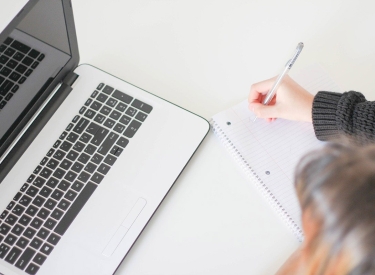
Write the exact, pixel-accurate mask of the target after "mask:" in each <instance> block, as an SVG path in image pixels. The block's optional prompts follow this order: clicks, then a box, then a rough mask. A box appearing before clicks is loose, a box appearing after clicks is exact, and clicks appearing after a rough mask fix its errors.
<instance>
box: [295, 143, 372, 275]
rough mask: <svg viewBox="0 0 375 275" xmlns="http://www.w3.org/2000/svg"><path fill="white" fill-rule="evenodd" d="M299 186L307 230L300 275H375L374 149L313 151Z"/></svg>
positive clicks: (328, 147)
mask: <svg viewBox="0 0 375 275" xmlns="http://www.w3.org/2000/svg"><path fill="white" fill-rule="evenodd" d="M295 186H296V192H297V195H298V198H299V201H300V204H301V207H302V213H303V214H302V224H303V229H304V232H305V240H304V243H303V245H302V249H301V251H302V252H301V259H300V261H299V262H300V272H299V273H298V274H309V275H313V274H317V275H318V274H319V275H331V274H332V275H333V274H335V275H341V274H343V275H344V274H345V275H346V274H347V275H369V274H375V145H366V146H356V145H350V146H347V145H342V143H341V144H338V143H335V144H328V145H326V146H325V147H324V148H322V149H320V150H318V151H314V152H311V153H310V154H308V155H306V156H305V157H304V158H303V159H302V160H301V161H300V163H299V165H298V167H297V170H296V177H295Z"/></svg>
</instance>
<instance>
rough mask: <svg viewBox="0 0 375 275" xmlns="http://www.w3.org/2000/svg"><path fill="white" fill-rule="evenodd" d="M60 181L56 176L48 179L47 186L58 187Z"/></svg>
mask: <svg viewBox="0 0 375 275" xmlns="http://www.w3.org/2000/svg"><path fill="white" fill-rule="evenodd" d="M58 183H59V180H58V179H55V178H53V177H52V178H50V179H49V180H48V181H47V184H46V185H47V186H49V187H51V188H52V189H53V188H55V187H56V185H57V184H58Z"/></svg>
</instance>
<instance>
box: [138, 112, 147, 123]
mask: <svg viewBox="0 0 375 275" xmlns="http://www.w3.org/2000/svg"><path fill="white" fill-rule="evenodd" d="M135 118H136V119H138V120H139V121H141V122H144V121H145V120H146V118H147V115H146V114H144V113H142V112H138V114H137V115H136V116H135Z"/></svg>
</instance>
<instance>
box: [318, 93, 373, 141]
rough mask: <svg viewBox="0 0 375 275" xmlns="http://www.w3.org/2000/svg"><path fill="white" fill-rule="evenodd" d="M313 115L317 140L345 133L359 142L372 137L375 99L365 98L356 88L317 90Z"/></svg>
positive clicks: (344, 134) (337, 136)
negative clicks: (343, 91)
mask: <svg viewBox="0 0 375 275" xmlns="http://www.w3.org/2000/svg"><path fill="white" fill-rule="evenodd" d="M312 119H313V125H314V131H315V135H316V137H317V138H318V139H319V140H332V139H336V138H339V137H341V136H346V137H355V138H359V139H360V140H361V142H374V141H375V101H367V100H366V98H365V97H364V96H363V95H362V94H361V93H359V92H355V91H350V92H345V93H343V94H340V93H334V92H325V91H321V92H318V94H317V95H316V96H315V98H314V102H313V108H312Z"/></svg>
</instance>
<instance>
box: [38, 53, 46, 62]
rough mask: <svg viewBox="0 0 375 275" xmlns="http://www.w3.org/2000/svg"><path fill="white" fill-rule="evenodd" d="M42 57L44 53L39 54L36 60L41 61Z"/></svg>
mask: <svg viewBox="0 0 375 275" xmlns="http://www.w3.org/2000/svg"><path fill="white" fill-rule="evenodd" d="M44 57H45V55H44V54H41V55H39V57H38V59H37V60H38V61H42V60H43V59H44Z"/></svg>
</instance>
